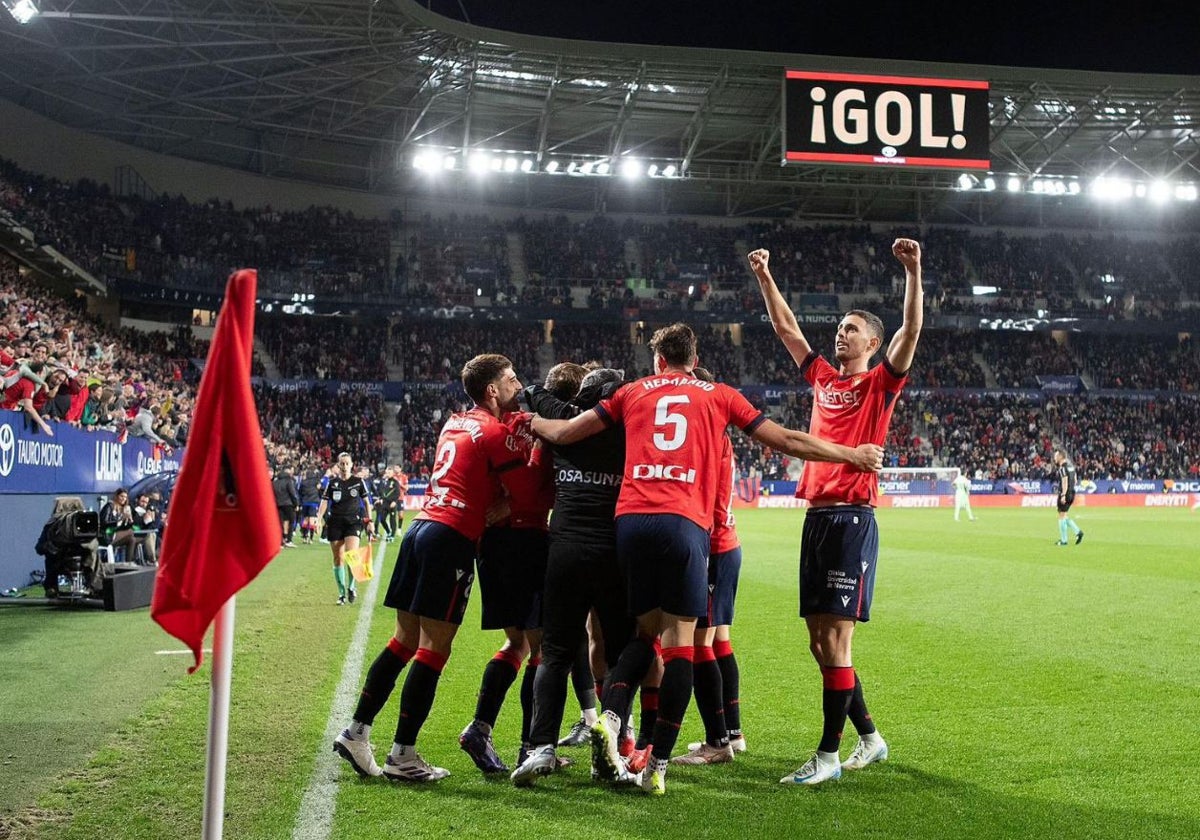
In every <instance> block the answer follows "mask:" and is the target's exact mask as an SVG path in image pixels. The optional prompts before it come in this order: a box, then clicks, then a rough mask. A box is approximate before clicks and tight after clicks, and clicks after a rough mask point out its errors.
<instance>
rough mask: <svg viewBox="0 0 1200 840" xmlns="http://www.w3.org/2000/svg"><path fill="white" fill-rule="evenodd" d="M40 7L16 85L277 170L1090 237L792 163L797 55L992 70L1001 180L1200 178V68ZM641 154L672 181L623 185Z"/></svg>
mask: <svg viewBox="0 0 1200 840" xmlns="http://www.w3.org/2000/svg"><path fill="white" fill-rule="evenodd" d="M37 2H38V5H39V7H40V12H41V13H40V14H39V15H38V16H37V17H35V18H34V19H33V20H32V21H31V22H30V23H28V24H27V25H23V26H22V25H18V24H17V23H16V22H15V21H14V20H13V19H11V18H10V17H9V16H7V15H4V14H2V13H0V84H2V85H3V88H2V92H3V95H4V96H6V97H8V98H9V99H11V100H12V101H14V102H15V103H17V104H18V105H21V106H22V107H25V108H28V109H31V110H33V111H36V112H38V113H41V114H43V115H45V116H47V117H50V118H52V119H54V120H57V121H59V122H62V123H65V124H67V125H70V126H73V127H77V128H80V129H83V130H86V131H88V132H92V133H95V134H98V135H103V136H106V137H110V138H112V139H115V140H119V141H121V142H125V143H130V144H133V145H136V146H140V147H144V148H147V149H151V150H154V151H157V152H161V153H165V154H169V155H176V156H181V157H185V158H190V159H195V160H200V161H206V162H211V163H217V164H221V165H224V166H230V167H235V168H239V169H243V170H248V171H252V172H256V173H260V174H264V175H268V176H272V177H279V178H289V179H297V180H303V181H311V182H315V183H320V184H327V185H337V186H340V187H349V188H353V189H362V190H370V191H377V192H382V193H394V194H398V195H430V196H440V197H445V198H449V199H454V200H460V201H461V200H470V201H472V202H479V201H483V202H487V203H495V204H504V205H515V206H520V207H526V208H531V209H541V210H564V211H596V210H608V211H622V212H625V211H628V212H650V213H664V212H668V213H675V214H704V215H715V216H736V217H754V216H768V217H771V216H775V217H779V216H783V217H793V218H811V219H830V220H866V221H872V220H874V221H900V220H904V221H912V220H920V221H938V222H943V223H961V224H989V225H1006V224H1012V225H1031V224H1033V225H1036V224H1045V225H1053V226H1068V227H1069V226H1083V227H1087V226H1094V225H1095V224H1096V223H1097V220H1098V219H1099V218H1101V215H1100V214H1102V213H1103V212H1104V211H1103V210H1100V209H1097V205H1096V203H1095V202H1090V201H1085V200H1082V199H1081V198H1080V197H1079V196H1075V195H1071V194H1057V195H1055V194H1047V195H1040V196H1032V195H1029V194H1028V193H1027V192H1026V191H1024V190H1022V191H1020V192H1011V193H1010V192H1009V191H1008V190H1007V189H1005V187H1004V185H1003V183H1002V184H1001V186H1000V188H998V189H994V190H990V191H989V190H987V189H984V188H983V187H982V185H980V187H979V188H978V189H960V188H959V183H958V178H959V176H960V174H961V173H959V172H957V171H954V170H945V171H941V170H937V171H935V170H920V169H906V168H897V167H891V168H883V169H876V168H863V167H846V166H840V167H839V166H830V165H795V164H792V165H789V166H786V167H784V166H781V165H780V158H781V131H780V125H781V113H782V101H781V97H782V93H781V91H782V75H783V69H784V68H785V67H793V68H799V69H809V70H824V71H832V72H866V73H887V74H891V75H914V76H940V77H949V78H962V79H986V80H987V81H989V82H990V85H991V90H990V99H989V109H990V128H991V159H992V170H993V174H994V180H995V181H1002V182H1005V183H1006V182H1007V180H1008V179H1009V178H1011V177H1016V178H1018V179H1019V180H1020V181H1021V183H1025V182H1026V181H1029V180H1030V179H1038V178H1041V179H1076V178H1077V179H1086V180H1089V181H1090V179H1093V178H1095V177H1098V176H1109V177H1118V176H1119V177H1122V178H1127V179H1132V180H1135V181H1138V180H1141V181H1145V182H1151V181H1154V180H1158V179H1167V180H1169V181H1171V182H1173V183H1191V184H1196V183H1200V126H1198V120H1200V116H1198V115H1200V77H1192V76H1187V77H1182V76H1140V75H1138V76H1135V75H1126V74H1104V73H1091V72H1073V71H1058V70H1030V69H1021V68H1012V67H1004V68H1000V67H983V66H971V65H935V64H929V63H922V62H882V61H878V60H869V59H847V58H827V57H820V56H809V55H783V54H773V53H757V52H746V51H730V50H704V49H692V48H676V47H653V46H638V45H622V44H601V43H593V42H580V41H565V40H558V39H552V38H541V37H533V36H525V35H518V34H512V33H507V32H500V31H497V30H491V29H482V28H478V27H474V26H471V25H469V24H464V23H461V22H458V21H454V20H450V19H448V18H445V17H441V16H438V15H436V14H433V13H431V12H430V11H428V10H427V9H425V8H423V7H422V6H420V5H419V4H418V3H416V2H413V0H374V1H373V2H372V0H37ZM423 151H424V152H426V153H428V154H430V155H432V154H436V155H438V157H437V160H438V161H439V165H438V166H437V167H435V168H437V169H438V170H439V171H438V173H437V175H436V176H435V175H434V174H433V173H430V172H418V171H416V170H414V169H413V167H412V162H413V160H414V158H415V157H416V156H417V155H418V154H420V153H421V152H423ZM484 151H486V152H489V153H491V154H493V155H496V156H500V157H503V156H506V155H507V156H509V157H515V158H516V159H517V160H518V161H519V162H520V163H521V165H523V166H525V167H527V168H529V170H530V171H529V172H528V173H527V172H525V171H522V170H521V169H517V170H516V171H513V170H512V167H513V166H514V165H515V164H507V165H508V166H509V169H508V170H505V169H503V168H501V169H500V171H498V172H494V173H489V174H488V177H486V178H483V177H477V175H478V173H474V172H472V171H471V168H472V166H471V157H472V155H476V154H477V153H480V152H484ZM0 153H2V150H0ZM446 158H450V160H449V161H447V160H446ZM527 158H529V159H531V160H532V163H524V161H525V160H526V159H527ZM627 159H634V160H636V161H638V163H639V165H641V166H642V167H649V166H650V165H654V166H655V167H656V168H657V170H656V171H657V173H658V177H654V178H641V179H638V180H636V181H635V180H632V179H629V178H622V177H620V175H619V174H618V169H619V166H620V164H621V163H622V162H623V161H625V160H627ZM552 161H556V162H557V163H555V164H554V166H553V167H551V162H552ZM605 162H607V163H608V164H609V167H610V168H609V170H608V173H607V174H606V175H604V176H603V177H601V176H600V175H599V174H598V173H599V172H600V171H602V170H601V164H602V163H605ZM588 163H591V164H592V165H593V167H594V168H593V169H590V172H591V174H588V175H585V174H583V172H584V171H585V169H586V168H585V164H588ZM571 164H575V168H573V169H572V174H574V175H577V176H579V177H571V176H570V175H568V174H567V169H568V167H570V166H571ZM493 165H496V164H493ZM447 166H452V167H453V168H454V170H453V171H446V167H447ZM501 166H503V164H501ZM669 166H673V167H675V168H674V169H673V170H668V169H667V167H669ZM547 169H557V171H555V172H554V173H553V174H550V173H549V172H547ZM667 171H670V172H672V173H673V174H672V177H665V176H664V175H663V173H665V172H667ZM980 177H981V178H982V174H981V175H980ZM1196 206H1197V205H1196V204H1193V208H1195V207H1196ZM1196 216H1197V213H1196V210H1195V209H1191V210H1188V211H1187V212H1186V215H1185V216H1183V218H1185V219H1187V220H1188V221H1187V222H1185V223H1184V224H1185V227H1188V228H1190V229H1195V222H1196Z"/></svg>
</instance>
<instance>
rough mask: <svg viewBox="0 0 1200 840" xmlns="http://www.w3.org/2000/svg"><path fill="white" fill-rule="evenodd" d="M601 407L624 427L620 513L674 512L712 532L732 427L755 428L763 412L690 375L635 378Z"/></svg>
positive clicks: (729, 391) (728, 391) (723, 387)
mask: <svg viewBox="0 0 1200 840" xmlns="http://www.w3.org/2000/svg"><path fill="white" fill-rule="evenodd" d="M598 411H600V413H601V416H602V417H604V418H606V419H608V420H611V421H614V422H619V423H622V424H623V425H624V426H625V474H624V477H623V480H622V483H621V494H620V497H619V499H618V501H617V516H621V515H622V514H627V513H674V514H678V515H680V516H685V517H687V518H688V519H690V520H692V521H693V522H695V523H696V524H697V525H699V526H700V527H702V528H703V529H704V530H705V531H708V530H710V529H711V528H712V522H713V508H714V506H715V503H716V497H717V492H718V484H719V473H720V467H721V450H722V438H723V437H724V434H725V427H726V426H728V425H730V424H733V425H736V426H738V427H739V428H742V429H745V430H746V431H752V430H753V428H755V427H756V426H757V425H758V423H759V422H761V418H762V414H761V412H759V411H757V410H756V409H754V408H753V407H752V406H751V405H750V404H749V403H748V402H747V401H746V399H745V398H744V397H743V396H742V395H741V394H739V393H738V392H737V391H734V390H733V389H732V388H730V387H728V386H727V385H723V384H720V383H713V382H704V381H703V380H700V379H696V378H695V377H693V376H691V375H690V374H685V373H666V374H661V375H656V376H647V377H644V378H642V379H639V380H637V381H636V382H632V383H630V384H629V385H626V386H625V387H624V388H622V389H621V390H620V391H618V392H617V393H616V394H614V395H613V397H612V399H611V400H606V401H604V402H602V403H601V404H600V406H599V407H598Z"/></svg>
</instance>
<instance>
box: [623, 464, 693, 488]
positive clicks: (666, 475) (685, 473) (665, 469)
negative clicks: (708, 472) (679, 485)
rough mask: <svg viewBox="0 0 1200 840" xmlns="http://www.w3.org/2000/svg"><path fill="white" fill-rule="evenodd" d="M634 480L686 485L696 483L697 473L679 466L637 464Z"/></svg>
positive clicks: (634, 470) (634, 468)
mask: <svg viewBox="0 0 1200 840" xmlns="http://www.w3.org/2000/svg"><path fill="white" fill-rule="evenodd" d="M633 478H634V480H635V481H638V480H647V479H649V480H661V481H682V482H683V483H684V484H695V483H696V471H695V470H694V469H691V470H688V469H684V468H683V467H681V466H678V465H677V464H635V465H634V467H633Z"/></svg>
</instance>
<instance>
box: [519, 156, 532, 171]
mask: <svg viewBox="0 0 1200 840" xmlns="http://www.w3.org/2000/svg"><path fill="white" fill-rule="evenodd" d="M521 171H522V172H532V171H533V158H523V159H522V160H521Z"/></svg>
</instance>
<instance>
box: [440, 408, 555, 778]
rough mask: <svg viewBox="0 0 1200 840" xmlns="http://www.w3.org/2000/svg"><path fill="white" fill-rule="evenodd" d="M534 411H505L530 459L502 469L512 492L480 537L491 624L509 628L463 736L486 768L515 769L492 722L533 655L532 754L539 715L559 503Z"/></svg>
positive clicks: (526, 688)
mask: <svg viewBox="0 0 1200 840" xmlns="http://www.w3.org/2000/svg"><path fill="white" fill-rule="evenodd" d="M532 417H533V415H532V414H529V413H527V412H515V413H512V414H506V415H505V416H504V424H505V425H506V426H507V427H508V430H509V437H508V441H507V445H508V447H509V448H510V449H512V450H513V451H514V452H516V453H518V454H519V455H520V456H521V457H522V459H523V463H522V464H521V466H519V467H517V468H516V469H512V470H508V471H507V472H505V473H503V474H502V476H501V481H502V482H503V484H504V490H505V494H504V495H503V496H502V497H500V498H499V499H497V501H496V503H495V504H493V505H492V508H491V510H490V511H489V512H488V527H487V529H486V530H485V531H484V532H483V537H482V538H481V539H480V541H479V552H478V553H479V562H478V569H479V592H480V600H481V606H482V616H481V624H482V627H483V629H484V630H503V631H504V636H505V640H504V644H503V645H502V646H501V647H500V649H499V650H498V651H496V654H495V656H493V657H492V659H491V661H489V662H488V664H487V665H486V666H485V667H484V669H483V679H482V680H481V681H480V685H479V695H478V699H477V701H476V704H475V717H474V719H473V720H472V721H471V722H470V723H469V724H468V725H467V727H466V728H465V729H464V730H463V731H462V734H461V735H459V736H458V743H459V746H461V747H462V748H463V750H464V751H466V753H467V755H469V756H471V760H472V761H474V762H475V766H476V767H478V768H479V769H480V770H481V771H483V772H484V773H488V774H491V773H507V772H508V767H507V766H506V765H505V763H504V762H503V761H502V760H501V758H500V756H499V755H497V754H496V749H495V746H494V745H493V743H492V728H493V727H494V726H495V725H496V718H497V717H498V716H499V714H500V707H501V706H502V705H503V704H504V698H505V696H506V695H507V694H508V690H509V688H511V687H512V684H513V682H514V681H515V680H516V678H517V673H518V672H519V671H520V670H521V662H522V661H523V660H524V659H525V658H526V657H529V661H528V664H527V665H526V666H525V676H524V677H523V679H522V684H521V711H522V720H521V744H522V746H521V750H520V752H519V753H518V756H517V764H518V765H519V764H520V763H521V762H522V761H524V757H523V756H524V753H525V751H526V747H527V745H528V741H529V724H530V721H531V719H532V717H533V682H534V680H535V679H536V677H537V671H538V667H539V665H540V664H541V648H542V595H543V592H544V591H545V588H546V564H547V560H548V558H549V552H550V541H549V534H548V522H549V518H550V509H551V508H552V507H554V471H553V469H554V461H553V459H552V457H551V456H550V455H549V454H548V453H546V452H544V451H543V446H542V444H541V442H540V441H535V440H534V437H533V433H532V432H531V431H530V428H529V425H530V419H531V418H532Z"/></svg>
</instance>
